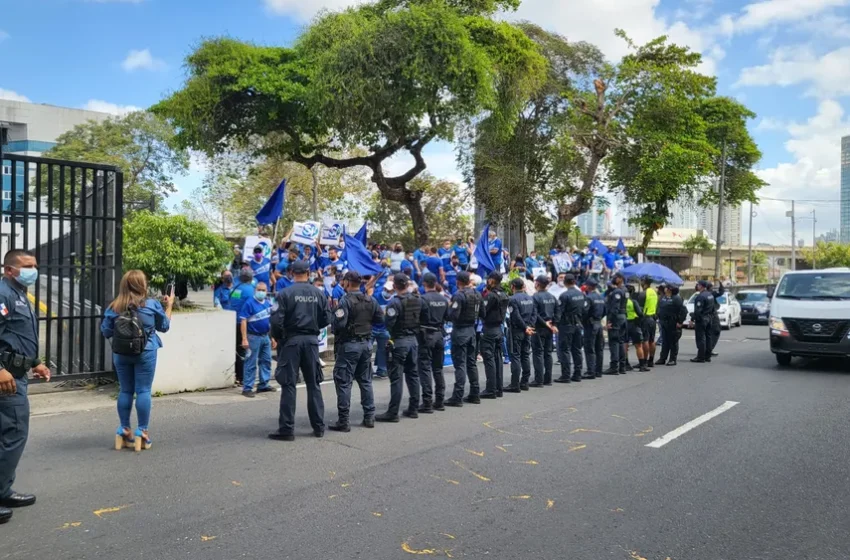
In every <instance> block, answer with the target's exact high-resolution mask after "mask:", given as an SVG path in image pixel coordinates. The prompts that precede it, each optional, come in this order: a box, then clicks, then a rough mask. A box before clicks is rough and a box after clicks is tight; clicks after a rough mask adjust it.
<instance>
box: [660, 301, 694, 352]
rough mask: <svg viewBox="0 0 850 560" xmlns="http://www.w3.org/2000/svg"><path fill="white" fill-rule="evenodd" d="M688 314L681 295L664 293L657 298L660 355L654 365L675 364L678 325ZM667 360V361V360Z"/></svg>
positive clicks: (678, 335) (678, 334)
mask: <svg viewBox="0 0 850 560" xmlns="http://www.w3.org/2000/svg"><path fill="white" fill-rule="evenodd" d="M687 316H688V309H687V307H685V302H684V301H683V300H682V296H680V295H678V294H676V295H674V296H667V295H666V294H665V295H664V296H663V297H662V298H661V299H660V300H658V323H659V325H660V326H661V356H660V357H659V360H658V362H656V365H662V364H669V365H676V360H677V358H678V357H679V338H681V336H682V329H681V328H679V327H678V325H681V324H682V323H684V321H685V319H686V318H687ZM668 360H669V361H668Z"/></svg>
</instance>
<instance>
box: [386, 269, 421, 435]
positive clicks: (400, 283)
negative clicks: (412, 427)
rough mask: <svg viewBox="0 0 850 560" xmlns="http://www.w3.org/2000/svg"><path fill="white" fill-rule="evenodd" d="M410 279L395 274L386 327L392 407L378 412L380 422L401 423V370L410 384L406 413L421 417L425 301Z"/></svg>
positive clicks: (408, 386) (409, 415) (400, 274)
mask: <svg viewBox="0 0 850 560" xmlns="http://www.w3.org/2000/svg"><path fill="white" fill-rule="evenodd" d="M409 282H410V280H409V279H408V277H407V275H406V274H403V273H398V274H396V275H395V276H394V277H393V287H394V288H395V292H396V296H395V297H394V298H393V299H392V300H391V301H390V304H389V305H388V306H387V314H386V315H387V316H386V321H387V330H388V331H390V343H389V345H388V346H387V352H389V353H390V354H391V358H390V362H391V363H390V371H389V373H390V406H389V408H388V409H387V411H386V412H385V413H384V414H379V415H378V416H377V417H376V418H375V420H377V421H378V422H398V409H399V405H400V404H401V397H402V393H403V389H402V385H401V377H402V373H403V374H404V380H405V382H406V383H407V391H408V393H409V394H410V395H409V401H408V402H409V404H408V407H407V408H406V409H405V410H404V412H403V414H404V415H405V416H407V417H408V418H419V413H418V409H419V371H418V369H417V363H416V362H417V359H418V357H419V343H418V341H417V339H416V337H417V336H418V335H419V315H420V314H421V312H422V300H421V299H420V297H419V294H418V293H410V292H409V291H408V284H409Z"/></svg>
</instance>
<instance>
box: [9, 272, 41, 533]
mask: <svg viewBox="0 0 850 560" xmlns="http://www.w3.org/2000/svg"><path fill="white" fill-rule="evenodd" d="M40 363H41V361H40V360H38V322H37V319H36V315H35V313H34V312H33V309H32V307H31V306H30V303H29V300H28V299H27V291H26V290H25V289H24V288H22V287H20V286H18V285H16V284H15V283H14V282H13V281H11V280H9V279H8V278H3V280H2V281H0V366H2V369H5V370H6V371H8V372H9V373H11V374H12V377H14V378H15V384H16V386H17V390H16V392H15V394H13V395H9V394H0V500H5V499H7V498H9V497H11V496H12V495H13V494H14V491H13V490H12V484H13V483H14V482H15V469H17V467H18V462H19V461H20V460H21V455H23V453H24V447H25V446H26V444H27V438H28V436H29V424H30V404H29V400H28V399H27V373H28V372H29V370H30V369H31V368H33V367H35V366H37V365H39V364H40ZM6 520H8V518H7V519H6Z"/></svg>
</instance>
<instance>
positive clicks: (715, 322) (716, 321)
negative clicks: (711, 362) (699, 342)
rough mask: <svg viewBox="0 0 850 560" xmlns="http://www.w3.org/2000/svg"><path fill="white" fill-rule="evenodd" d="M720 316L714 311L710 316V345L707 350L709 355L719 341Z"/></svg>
mask: <svg viewBox="0 0 850 560" xmlns="http://www.w3.org/2000/svg"><path fill="white" fill-rule="evenodd" d="M720 332H721V331H720V317H718V316H717V313H715V314H714V315H713V316H712V317H711V347H710V348H709V350H708V355H709V356H711V353H712V352H713V351H714V348H715V346H717V343H718V342H720Z"/></svg>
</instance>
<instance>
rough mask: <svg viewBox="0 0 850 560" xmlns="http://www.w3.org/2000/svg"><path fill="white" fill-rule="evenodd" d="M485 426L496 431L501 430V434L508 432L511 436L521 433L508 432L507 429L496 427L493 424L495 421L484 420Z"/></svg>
mask: <svg viewBox="0 0 850 560" xmlns="http://www.w3.org/2000/svg"><path fill="white" fill-rule="evenodd" d="M484 427H485V428H490V429H491V430H495V431H497V432H499V433H500V434H507V435H509V436H518V435H520V434H515V433H513V432H508V431H507V430H502V429H501V428H496V427H495V426H493V422H484Z"/></svg>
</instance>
